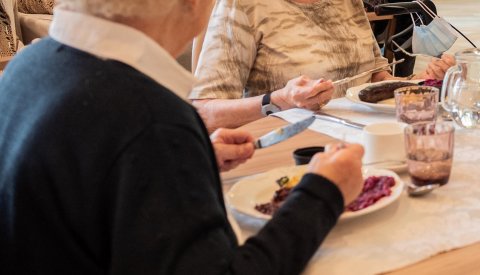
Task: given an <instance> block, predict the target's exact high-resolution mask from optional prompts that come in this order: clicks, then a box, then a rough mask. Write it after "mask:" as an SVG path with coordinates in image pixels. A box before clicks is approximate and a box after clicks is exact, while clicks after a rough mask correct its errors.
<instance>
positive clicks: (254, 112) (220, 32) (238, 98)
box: [189, 1, 333, 132]
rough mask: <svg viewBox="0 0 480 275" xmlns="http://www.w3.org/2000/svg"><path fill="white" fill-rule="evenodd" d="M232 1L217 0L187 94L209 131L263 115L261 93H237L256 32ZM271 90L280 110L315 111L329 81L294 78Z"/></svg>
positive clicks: (251, 58)
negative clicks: (195, 81)
mask: <svg viewBox="0 0 480 275" xmlns="http://www.w3.org/2000/svg"><path fill="white" fill-rule="evenodd" d="M237 5H238V4H235V3H234V1H217V4H216V6H215V8H214V11H213V14H212V17H211V19H210V22H209V27H208V30H207V32H206V34H205V40H204V41H205V43H204V45H203V47H202V51H201V53H200V56H199V59H198V65H197V68H196V70H195V76H196V78H197V79H198V82H197V83H196V85H195V87H194V89H193V91H192V93H191V94H190V96H189V98H190V99H191V100H192V101H193V105H194V106H195V107H196V108H197V109H198V112H199V113H200V115H201V117H202V118H203V120H204V121H205V123H206V125H207V128H208V130H209V132H212V131H214V130H215V129H217V128H220V127H225V128H236V127H239V126H241V125H244V124H246V123H248V122H251V121H254V120H257V119H259V118H262V117H263V116H264V115H263V114H262V112H261V106H262V104H261V102H262V97H263V95H261V96H256V97H249V98H244V96H243V92H244V89H245V86H246V83H247V81H248V77H249V75H250V70H251V69H252V67H253V64H254V62H255V57H256V54H257V43H258V40H259V39H260V37H259V36H260V35H259V34H257V33H255V31H254V27H253V24H254V23H252V22H251V21H250V20H249V17H248V16H247V13H246V12H245V11H243V10H242V8H241V7H238V6H237ZM271 92H272V95H271V102H272V103H273V104H275V105H277V106H278V107H280V109H281V110H286V109H290V108H293V107H299V108H306V109H310V110H318V109H319V106H321V105H324V104H323V103H326V102H328V100H329V99H330V98H331V96H332V94H333V85H332V84H331V82H329V81H324V80H311V79H309V78H308V77H305V76H299V77H297V78H295V79H292V80H290V81H289V82H288V83H287V85H286V86H285V87H284V88H282V89H279V90H277V91H271Z"/></svg>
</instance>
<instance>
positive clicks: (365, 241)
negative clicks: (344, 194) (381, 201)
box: [235, 99, 480, 275]
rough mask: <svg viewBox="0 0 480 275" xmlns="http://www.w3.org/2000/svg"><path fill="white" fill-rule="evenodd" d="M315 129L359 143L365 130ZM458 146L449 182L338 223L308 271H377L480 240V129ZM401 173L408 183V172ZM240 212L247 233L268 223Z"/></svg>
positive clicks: (361, 111) (350, 108)
mask: <svg viewBox="0 0 480 275" xmlns="http://www.w3.org/2000/svg"><path fill="white" fill-rule="evenodd" d="M325 111H326V112H328V113H331V114H335V115H338V116H342V117H346V118H350V119H352V120H354V121H356V122H360V123H363V124H368V123H371V122H373V121H394V120H395V118H394V115H393V114H382V113H378V112H375V111H371V110H368V109H365V107H364V106H358V105H356V104H354V103H351V102H349V101H348V100H346V99H337V100H334V101H333V102H331V103H329V104H328V106H327V107H326V108H325ZM277 115H278V116H279V117H281V118H283V119H285V120H287V121H290V122H293V121H297V120H300V119H302V118H303V117H305V116H308V115H311V113H309V112H308V111H304V110H298V109H297V110H290V111H286V112H282V113H278V114H277ZM310 129H312V130H315V131H318V132H321V133H324V134H328V135H331V136H334V137H337V138H343V137H345V138H346V140H347V141H356V140H357V139H358V138H359V137H360V134H361V130H357V129H355V128H350V127H346V126H343V125H341V124H336V123H330V122H326V121H322V120H317V121H315V123H314V124H313V125H312V126H311V127H310ZM454 150H455V151H454V164H453V170H452V175H451V178H450V181H449V183H448V184H447V185H445V186H443V187H442V188H440V189H437V190H436V191H434V192H433V193H431V194H429V195H427V196H425V197H421V198H410V197H408V196H407V195H406V194H405V193H403V194H402V196H401V197H400V198H399V199H398V200H397V201H396V202H394V203H393V204H391V205H389V206H388V207H386V208H383V209H381V210H379V211H377V212H374V213H371V214H368V215H365V216H360V217H357V218H355V219H352V220H346V221H341V222H339V224H337V226H336V227H335V228H334V229H333V231H332V232H331V233H330V235H329V236H328V237H327V239H326V240H325V242H324V243H323V244H322V246H321V248H320V249H319V251H318V252H317V254H316V255H315V256H314V258H313V259H312V261H311V262H310V264H309V265H308V267H307V269H306V270H305V274H329V275H335V274H358V275H361V274H378V273H382V272H387V271H391V270H394V269H397V268H401V267H404V266H407V265H410V264H413V263H416V262H418V261H421V260H423V259H426V258H428V257H430V256H432V255H436V254H438V253H440V252H444V251H448V250H452V249H455V248H459V247H463V246H466V245H469V244H472V243H474V242H478V241H480V180H479V179H480V167H479V163H480V131H474V130H466V129H460V128H457V129H456V133H455V149H454ZM400 176H401V178H402V179H403V180H404V181H406V182H407V181H409V179H408V176H407V175H406V174H402V175H400ZM235 216H236V218H237V219H238V221H239V223H240V225H241V228H242V234H243V236H244V237H246V236H250V235H252V234H254V233H255V232H257V231H258V230H259V229H260V227H261V226H262V225H263V224H264V222H262V221H259V220H256V219H253V218H250V217H248V216H245V215H240V214H238V213H237V214H236V215H235Z"/></svg>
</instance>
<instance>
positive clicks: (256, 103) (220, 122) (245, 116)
mask: <svg viewBox="0 0 480 275" xmlns="http://www.w3.org/2000/svg"><path fill="white" fill-rule="evenodd" d="M261 102H262V96H256V97H250V98H242V99H202V100H193V105H194V106H195V107H196V108H197V110H198V112H199V114H200V116H201V117H202V119H203V121H204V123H205V124H206V126H207V128H208V131H209V132H213V131H214V130H216V129H218V128H237V127H240V126H242V125H244V124H247V123H249V122H252V121H254V120H257V119H260V118H262V117H263V115H262V112H261V105H262V103H261Z"/></svg>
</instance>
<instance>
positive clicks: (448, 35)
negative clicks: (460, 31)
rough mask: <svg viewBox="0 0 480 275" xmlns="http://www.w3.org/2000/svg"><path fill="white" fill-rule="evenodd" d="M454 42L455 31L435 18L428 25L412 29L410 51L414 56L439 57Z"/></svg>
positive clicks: (446, 23) (441, 20)
mask: <svg viewBox="0 0 480 275" xmlns="http://www.w3.org/2000/svg"><path fill="white" fill-rule="evenodd" d="M456 40H457V35H456V33H455V30H454V29H453V28H452V27H451V26H450V25H449V24H448V22H447V21H445V20H444V19H443V18H440V17H438V16H437V17H435V18H433V21H432V22H430V24H428V25H420V26H414V27H413V36H412V51H413V53H414V54H425V55H430V56H441V55H442V54H443V53H444V52H446V51H447V50H448V49H450V48H451V47H452V45H453V43H455V41H456Z"/></svg>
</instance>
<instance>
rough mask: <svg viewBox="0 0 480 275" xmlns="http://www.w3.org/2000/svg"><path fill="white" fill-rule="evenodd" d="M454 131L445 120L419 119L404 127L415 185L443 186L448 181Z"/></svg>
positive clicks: (408, 162)
mask: <svg viewBox="0 0 480 275" xmlns="http://www.w3.org/2000/svg"><path fill="white" fill-rule="evenodd" d="M454 131H455V128H454V127H453V125H452V124H451V123H448V122H418V123H414V124H411V125H408V126H407V127H406V128H405V150H406V153H407V165H408V173H409V175H410V178H411V180H412V183H413V184H414V185H417V186H422V185H428V184H440V185H444V184H446V183H447V182H448V179H449V178H450V171H451V169H452V161H453V142H454Z"/></svg>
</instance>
